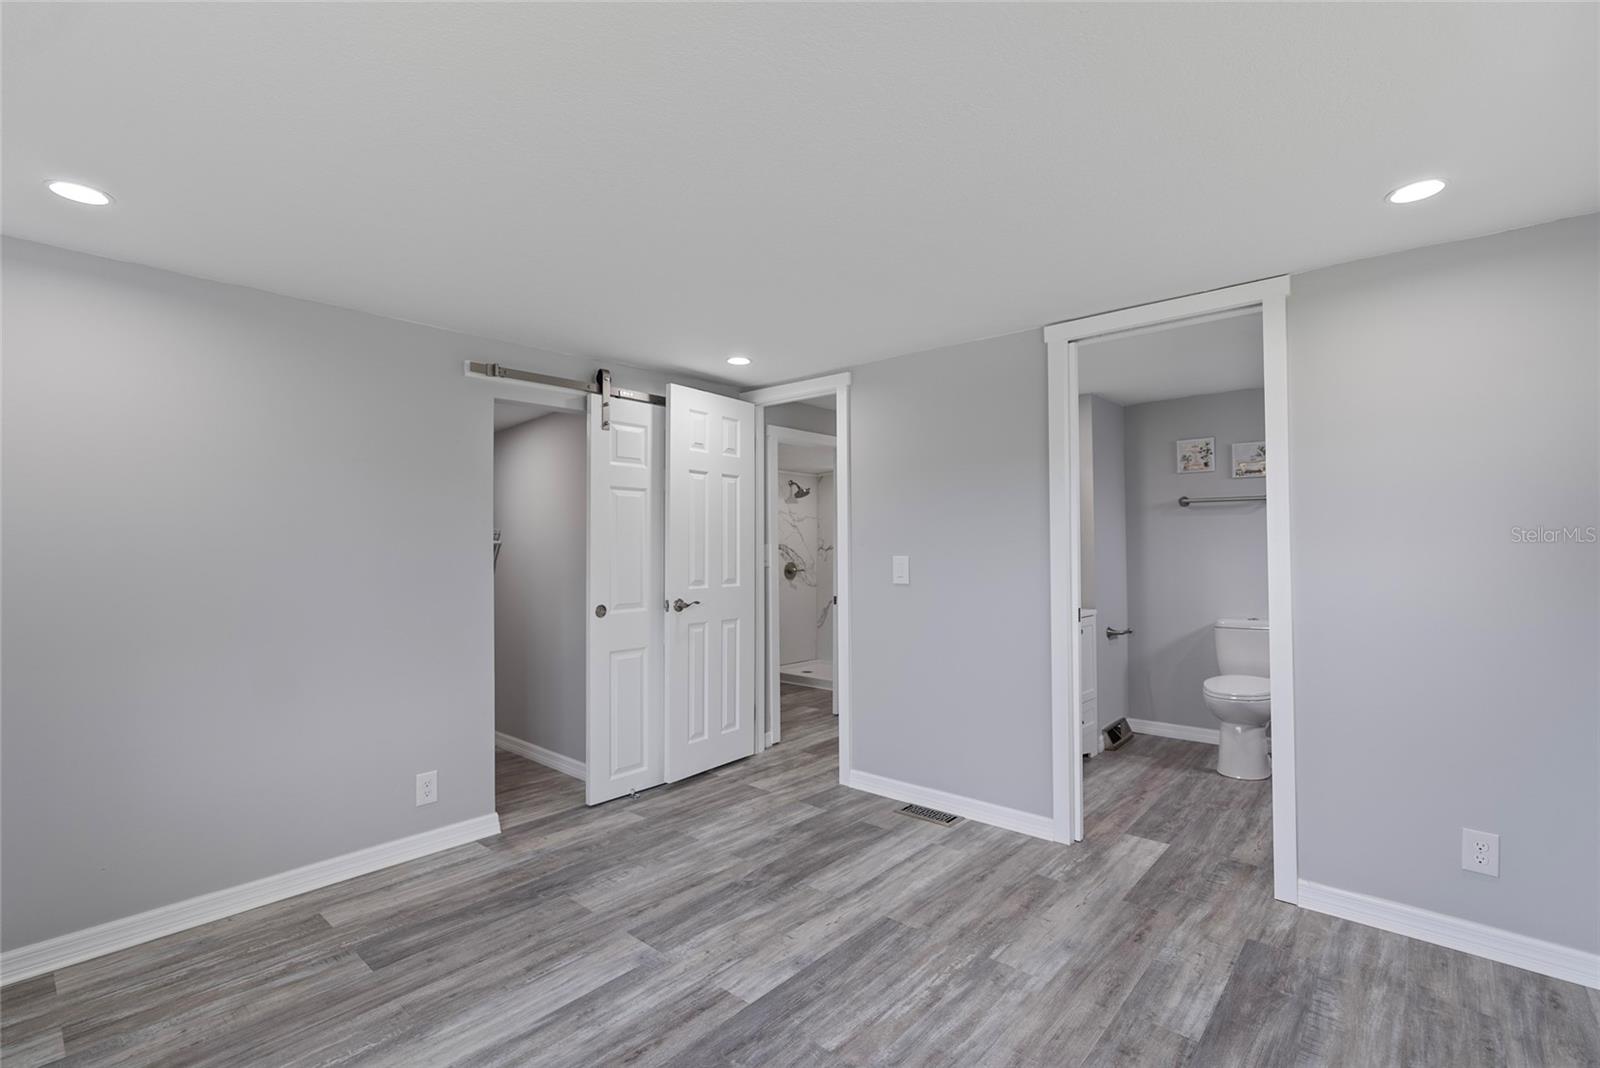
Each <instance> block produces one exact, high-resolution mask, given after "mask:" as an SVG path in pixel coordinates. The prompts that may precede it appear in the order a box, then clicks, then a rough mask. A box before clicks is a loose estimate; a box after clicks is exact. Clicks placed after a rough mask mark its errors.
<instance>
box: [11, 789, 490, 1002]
mask: <svg viewBox="0 0 1600 1068" xmlns="http://www.w3.org/2000/svg"><path fill="white" fill-rule="evenodd" d="M499 833H500V817H499V815H498V814H496V813H493V812H491V813H489V814H488V815H485V816H478V817H476V818H474V819H470V820H462V821H461V822H460V823H452V824H450V825H449V826H446V827H437V828H435V829H434V830H431V831H423V832H422V833H421V834H413V835H410V836H408V837H405V838H397V839H395V840H394V841H391V842H383V843H381V844H379V845H375V846H369V847H367V848H366V849H358V850H356V851H355V852H353V853H345V854H344V855H342V856H337V857H330V858H329V859H327V860H319V861H317V862H316V863H314V864H307V865H305V866H304V867H301V868H294V869H292V870H290V871H286V872H280V873H279V874H277V875H269V876H267V877H266V878H264V879H257V880H255V881H254V882H248V883H242V884H240V885H239V886H232V887H228V888H227V889H224V890H216V891H213V892H212V893H209V894H201V895H200V896H199V897H191V898H189V899H188V900H186V901H178V902H174V903H173V904H171V905H162V906H160V907H159V908H154V909H151V910H149V911H148V912H141V913H139V914H138V915H135V916H127V917H124V918H123V919H120V920H111V921H110V922H108V923H102V924H100V925H98V926H96V927H89V928H86V929H84V930H82V931H73V932H72V933H70V934H64V935H60V936H59V937H56V938H51V939H47V940H46V941H43V942H35V943H34V944H33V945H31V946H20V947H18V948H17V949H13V950H8V951H7V952H6V953H4V954H3V955H0V981H3V982H5V983H13V982H17V981H18V980H21V979H28V978H31V977H33V976H36V975H43V974H44V973H46V972H53V971H56V970H57V969H60V968H65V967H67V966H68V965H72V964H78V963H80V962H82V961H86V960H90V959H92V958H94V957H101V956H104V955H105V954H107V953H115V952H117V951H118V950H122V949H127V948H128V947H129V946H136V945H139V944H140V943H142V942H149V941H151V940H153V939H157V938H161V937H164V936H165V935H169V934H175V933H177V932H178V931H185V930H188V929H189V928H191V927H199V926H200V925H201V924H206V923H211V922H212V921H214V920H221V919H226V918H227V917H229V916H236V915H238V914H239V913H241V912H248V911H249V910H251V909H254V908H260V907H261V906H262V905H270V904H272V903H273V902H275V901H282V900H284V899H285V898H291V897H295V896H296V895H298V894H304V893H306V892H308V891H311V890H317V889H320V888H322V887H324V886H331V885H333V884H334V883H339V882H343V881H344V880H346V879H354V878H355V877H356V876H358V875H367V874H369V873H371V872H375V871H379V870H381V869H383V868H388V867H392V866H394V865H396V864H403V863H405V862H406V861H408V860H417V859H418V858H420V857H425V856H428V855H430V854H432V853H439V852H442V851H444V850H446V849H453V848H455V847H456V846H461V845H466V844H468V843H470V842H476V841H478V840H479V839H480V838H492V837H494V836H495V835H497V834H499Z"/></svg>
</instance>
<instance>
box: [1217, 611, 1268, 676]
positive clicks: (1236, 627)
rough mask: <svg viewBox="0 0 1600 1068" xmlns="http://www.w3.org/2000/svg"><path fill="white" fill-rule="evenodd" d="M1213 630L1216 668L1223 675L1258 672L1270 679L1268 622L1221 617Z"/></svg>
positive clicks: (1257, 673)
mask: <svg viewBox="0 0 1600 1068" xmlns="http://www.w3.org/2000/svg"><path fill="white" fill-rule="evenodd" d="M1212 633H1213V634H1214V635H1215V636H1216V639H1217V667H1219V668H1221V669H1222V673H1223V674H1224V675H1258V676H1260V677H1261V678H1264V679H1265V678H1270V677H1271V673H1270V672H1269V671H1268V667H1267V665H1268V660H1267V648H1268V641H1267V634H1268V631H1267V621H1266V620H1264V619H1256V618H1254V617H1252V618H1250V619H1219V620H1217V622H1216V626H1215V627H1213V628H1212Z"/></svg>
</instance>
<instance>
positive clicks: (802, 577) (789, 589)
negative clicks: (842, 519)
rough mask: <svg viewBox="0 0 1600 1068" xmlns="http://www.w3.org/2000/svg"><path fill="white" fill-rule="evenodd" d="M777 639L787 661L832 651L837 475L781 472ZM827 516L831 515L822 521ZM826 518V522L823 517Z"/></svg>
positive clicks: (828, 655)
mask: <svg viewBox="0 0 1600 1068" xmlns="http://www.w3.org/2000/svg"><path fill="white" fill-rule="evenodd" d="M779 479H780V481H781V489H782V491H783V492H782V495H781V496H780V498H779V501H778V530H777V536H778V566H779V567H780V568H781V569H782V574H781V575H780V577H779V580H778V589H779V605H778V628H779V630H778V643H779V655H780V659H781V661H782V662H783V663H785V664H792V663H795V662H797V661H801V660H816V659H823V660H827V659H831V658H832V653H833V538H832V529H833V499H832V498H833V478H832V476H831V475H826V474H824V475H820V476H819V475H807V474H799V473H796V472H788V471H785V472H780V473H779ZM822 517H826V518H825V519H823V518H822ZM819 520H821V521H819Z"/></svg>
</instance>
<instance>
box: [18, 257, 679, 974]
mask: <svg viewBox="0 0 1600 1068" xmlns="http://www.w3.org/2000/svg"><path fill="white" fill-rule="evenodd" d="M3 270H4V276H5V287H6V289H5V316H4V326H3V338H0V341H3V344H4V349H5V391H4V408H3V420H0V421H3V445H0V448H3V455H4V467H3V472H0V482H3V485H4V502H3V515H4V520H3V532H0V537H3V540H4V545H5V556H4V563H3V577H0V581H3V584H4V589H5V598H4V607H3V619H0V626H3V629H4V635H5V673H4V683H3V691H0V701H3V703H4V708H5V717H4V728H3V731H4V734H3V740H0V751H3V753H4V757H3V760H4V766H3V771H0V780H3V794H0V810H3V813H4V815H3V825H0V841H3V854H0V869H3V872H4V884H3V886H0V899H3V912H0V927H3V929H4V945H5V946H6V947H8V948H9V947H15V946H20V945H26V944H30V943H33V942H35V941H38V940H40V939H44V938H48V937H51V936H54V935H60V934H64V933H67V932H70V931H74V930H78V929H81V928H84V927H88V926H90V925H92V924H96V923H100V922H103V921H106V920H111V919H116V918H118V917H122V916H128V915H131V914H133V913H136V912H139V911H142V910H144V909H149V908H153V907H155V906H158V905H164V904H169V903H171V902H174V901H178V900H181V899H184V898H188V897H191V896H194V895H196V894H201V893H205V892H207V891H211V890H217V889H221V888H224V887H228V886H233V885H236V884H239V883H242V882H245V881H248V880H251V879H256V878H260V877H262V876H266V875H271V874H274V873H277V872H282V871H285V870H287V869H290V868H294V867H297V866H299V865H303V864H308V863H311V862H313V861H318V860H323V859H326V858H328V857H333V856H337V855H339V854H343V853H346V852H349V851H351V850H355V849H360V848H363V847H365V846H371V845H375V844H377V843H380V842H385V841H389V840H392V839H395V838H400V837H403V836H405V835H410V834H415V833H418V832H421V831H426V830H429V829H432V828H435V827H439V826H442V825H445V824H450V823H454V822H457V821H459V820H464V819H469V818H471V817H475V816H482V815H485V814H487V813H489V812H491V811H492V810H493V808H494V781H493V733H492V731H493V723H494V720H493V716H494V712H493V709H494V695H493V692H492V689H491V687H492V682H491V679H492V671H493V663H492V640H493V634H492V631H491V626H492V613H493V600H492V598H493V592H492V588H491V571H490V569H489V553H488V552H487V542H488V540H489V531H490V528H491V525H492V518H491V508H492V503H491V501H492V494H493V486H492V474H491V467H492V464H491V451H492V434H491V429H490V428H491V426H492V423H491V418H492V415H491V413H492V400H491V395H492V393H493V392H494V391H495V390H496V389H497V388H498V389H500V390H502V391H509V390H514V389H515V387H514V386H511V385H499V386H497V385H495V384H491V383H486V382H475V381H469V380H467V379H466V378H465V377H464V376H463V375H462V369H461V364H462V361H463V360H465V359H468V358H473V359H491V360H498V361H501V362H504V363H507V364H511V365H513V366H522V367H529V368H537V369H542V370H545V371H547V372H550V373H554V374H560V375H563V376H569V377H587V375H588V374H589V373H590V371H591V370H592V366H591V365H590V364H588V363H586V362H584V361H580V360H576V359H571V358H567V357H561V356H556V355H553V354H549V353H542V352H536V351H533V350H529V349H521V348H516V347H514V346H509V345H502V344H496V343H492V342H485V341H481V340H477V339H473V338H468V337H464V336H461V335H456V334H450V333H446V332H443V331H438V330H430V329H427V328H424V327H419V326H414V325H409V324H404V323H399V322H394V321H392V320H385V319H380V318H375V317H372V316H367V315H361V314H357V313H354V312H348V311H343V310H339V309H335V308H330V307H326V306H323V305H319V304H312V303H308V302H304V301H295V300H289V299H286V298H281V297H275V296H272V295H269V294H266V293H261V292H257V291H253V290H248V289H242V288H237V287H231V286H223V285H216V284H213V283H209V282H202V281H198V280H196V279H191V278H185V277H182V276H180V275H174V274H170V273H167V272H163V271H155V270H151V269H148V268H142V267H135V266H131V265H127V264H121V263H115V262H112V261H110V260H103V259H97V258H94V257H89V256H82V255H78V254H76V253H71V252H65V251H62V250H59V249H53V248H49V247H46V246H42V245H35V244H30V243H28V242H22V241H16V240H13V239H7V240H6V241H5V242H4V264H3ZM664 382H665V376H664V375H656V374H645V373H640V372H636V371H628V372H627V373H626V377H625V378H624V384H627V385H633V384H635V383H637V384H638V385H639V386H640V387H642V388H649V389H656V390H660V389H661V387H662V386H663V384H664ZM507 395H510V394H509V393H508V394H507ZM430 769H435V770H437V771H438V773H439V800H438V802H437V803H435V804H433V805H431V806H428V807H424V808H417V807H416V806H415V804H414V790H415V776H416V773H417V772H419V771H426V770H430Z"/></svg>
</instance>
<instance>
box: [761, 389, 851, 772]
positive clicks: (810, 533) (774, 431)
mask: <svg viewBox="0 0 1600 1068" xmlns="http://www.w3.org/2000/svg"><path fill="white" fill-rule="evenodd" d="M786 416H792V413H785V412H783V411H781V410H778V411H769V412H768V413H767V417H768V419H769V420H771V419H773V418H777V419H779V420H783V421H786V422H787V421H797V420H794V419H792V417H791V418H786ZM830 420H831V413H829V414H828V415H822V416H815V415H807V416H806V417H805V418H804V421H805V422H806V423H808V424H809V425H811V426H813V427H818V428H822V427H824V426H825V425H826V424H827V423H828V422H829V421H830ZM837 444H838V442H837V439H836V438H835V436H834V435H833V434H830V433H822V432H820V430H801V429H797V428H795V427H791V426H778V425H771V423H770V422H769V425H768V426H767V449H766V458H767V523H768V527H767V538H768V559H769V564H768V567H769V571H768V576H767V590H768V597H769V598H770V603H771V605H772V608H773V611H772V612H771V615H770V618H771V620H772V622H773V624H774V625H773V627H772V632H771V634H770V635H769V639H768V640H769V643H770V648H771V652H770V654H769V655H770V662H771V663H772V664H775V665H776V666H777V674H778V679H777V681H778V687H779V691H780V699H779V700H778V701H777V702H775V704H774V713H773V715H772V717H771V720H770V723H769V732H768V741H769V744H776V743H778V742H780V741H782V740H783V714H782V705H783V702H782V700H781V692H782V690H783V688H785V687H796V686H798V687H805V688H807V689H814V690H824V691H828V692H829V693H830V694H832V692H833V690H834V663H835V633H836V628H835V626H834V616H835V609H836V607H837V599H836V598H837V585H838V584H837V548H838V530H837V516H838V475H837V467H838V464H837V455H838V453H837ZM829 703H830V704H832V705H834V708H833V713H834V715H838V708H837V705H836V702H835V701H834V700H833V699H832V698H831V697H830V699H829Z"/></svg>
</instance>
